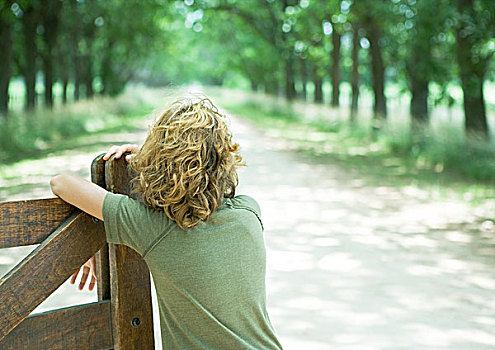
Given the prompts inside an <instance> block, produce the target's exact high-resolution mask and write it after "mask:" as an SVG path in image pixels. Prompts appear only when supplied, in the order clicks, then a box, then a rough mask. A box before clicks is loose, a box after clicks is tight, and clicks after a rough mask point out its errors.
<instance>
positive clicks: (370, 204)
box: [0, 119, 495, 350]
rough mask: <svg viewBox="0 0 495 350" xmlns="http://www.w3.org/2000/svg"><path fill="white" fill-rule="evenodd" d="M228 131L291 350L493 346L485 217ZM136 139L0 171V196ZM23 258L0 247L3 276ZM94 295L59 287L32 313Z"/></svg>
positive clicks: (493, 294)
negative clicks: (237, 147)
mask: <svg viewBox="0 0 495 350" xmlns="http://www.w3.org/2000/svg"><path fill="white" fill-rule="evenodd" d="M232 129H233V133H234V136H235V138H236V139H237V140H238V141H239V143H240V144H241V147H242V152H243V155H244V158H245V159H246V161H247V163H248V167H246V168H245V169H243V170H242V171H241V174H240V178H241V185H240V188H239V190H238V193H245V194H249V195H251V196H253V197H255V198H256V199H257V200H258V202H259V203H260V205H261V208H262V215H263V221H264V224H265V240H266V244H267V256H268V258H267V259H268V261H267V263H268V305H269V313H270V316H271V319H272V322H273V324H274V326H275V328H276V330H277V332H278V334H279V337H280V339H281V342H282V344H283V345H284V347H285V348H286V349H294V350H296V349H314V350H319V349H390V350H391V349H493V348H495V273H494V266H495V229H494V225H493V222H492V221H490V220H487V218H486V213H480V212H478V211H476V210H474V209H473V208H471V207H469V206H468V205H467V204H465V203H462V202H455V201H449V202H446V201H432V200H431V199H428V196H426V195H425V194H424V193H422V192H421V191H420V190H418V189H415V188H413V187H404V188H400V189H399V188H394V187H391V186H373V185H369V184H367V183H366V181H364V179H363V178H362V176H361V175H358V174H355V173H353V172H352V171H349V170H346V169H344V168H341V167H337V166H334V165H328V164H327V165H323V164H317V163H315V162H313V161H311V160H308V159H306V158H305V156H304V154H298V153H293V152H288V151H284V143H283V141H280V140H277V139H275V138H271V137H268V136H264V135H262V134H261V133H260V132H259V131H258V130H256V129H255V128H253V127H252V126H251V125H249V124H247V123H245V122H242V121H240V120H237V119H234V120H233V122H232ZM143 138H144V131H143V132H136V133H129V134H121V135H106V136H104V137H101V136H100V137H97V138H95V139H94V140H91V139H89V140H88V142H87V143H88V144H90V145H91V146H88V147H84V148H81V149H79V150H70V151H66V152H62V153H58V154H54V155H53V156H51V157H49V158H47V159H43V160H35V161H25V162H22V163H19V164H17V165H15V166H13V167H9V168H8V169H7V168H6V169H3V170H2V173H1V174H0V176H1V177H0V200H7V199H8V200H13V199H21V198H22V199H24V198H40V197H46V196H48V195H49V194H50V192H49V188H48V181H49V179H50V177H51V176H52V175H54V174H56V173H60V172H67V171H69V172H73V173H77V174H80V175H82V176H89V171H88V167H89V164H90V162H91V160H92V159H93V158H94V157H95V156H96V155H97V154H98V153H99V152H100V151H101V150H104V149H106V147H107V146H108V145H109V144H110V143H114V142H115V143H120V142H140V141H142V139H143ZM25 254H27V249H26V248H17V249H7V250H4V251H2V252H0V269H1V271H0V273H2V274H3V273H4V272H6V271H7V269H8V268H10V267H11V266H12V265H13V264H15V263H16V262H17V261H19V260H20V259H22V257H23V255H25ZM92 300H95V295H94V294H93V293H89V292H82V293H81V292H77V291H76V290H75V288H74V287H72V286H70V285H67V284H66V285H64V286H63V287H62V288H61V289H60V290H59V291H57V292H56V293H55V294H54V295H53V296H52V297H50V298H49V299H48V300H47V301H45V302H44V303H43V304H42V305H41V307H40V308H39V309H38V311H41V310H46V309H50V308H54V307H60V306H65V305H69V304H76V303H82V302H88V301H92Z"/></svg>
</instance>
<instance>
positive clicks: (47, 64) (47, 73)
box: [43, 57, 53, 108]
mask: <svg viewBox="0 0 495 350" xmlns="http://www.w3.org/2000/svg"><path fill="white" fill-rule="evenodd" d="M43 73H44V77H45V106H46V107H49V108H52V107H53V64H52V58H51V57H45V58H44V59H43Z"/></svg>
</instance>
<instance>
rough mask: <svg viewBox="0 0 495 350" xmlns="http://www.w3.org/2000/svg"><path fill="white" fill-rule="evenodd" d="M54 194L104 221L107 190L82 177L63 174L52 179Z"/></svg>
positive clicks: (51, 184)
mask: <svg viewBox="0 0 495 350" xmlns="http://www.w3.org/2000/svg"><path fill="white" fill-rule="evenodd" d="M50 186H51V188H52V192H53V194H54V195H56V196H58V197H60V198H62V199H63V200H64V201H66V202H67V203H70V204H72V205H73V206H75V207H78V208H79V209H81V210H82V211H84V212H86V213H88V214H89V215H91V216H94V217H95V218H98V219H100V220H102V221H103V200H104V199H105V196H106V194H107V193H108V191H107V190H105V189H104V188H101V187H100V186H98V185H96V184H94V183H92V182H89V181H87V180H85V179H83V178H81V177H78V176H74V175H69V174H61V175H57V176H54V177H53V178H52V179H51V180H50Z"/></svg>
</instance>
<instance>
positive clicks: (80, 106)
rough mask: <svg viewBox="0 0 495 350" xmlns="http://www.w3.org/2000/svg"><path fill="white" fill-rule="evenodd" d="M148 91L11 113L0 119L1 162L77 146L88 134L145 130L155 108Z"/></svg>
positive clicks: (9, 161) (131, 90) (128, 92)
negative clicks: (147, 96)
mask: <svg viewBox="0 0 495 350" xmlns="http://www.w3.org/2000/svg"><path fill="white" fill-rule="evenodd" d="M145 94H146V92H143V91H142V90H139V89H129V90H127V91H126V92H125V93H124V94H123V95H122V96H120V97H118V98H107V97H100V96H99V97H95V98H94V99H92V100H85V101H80V102H77V103H73V104H68V105H65V106H57V107H55V108H54V109H53V110H48V109H39V110H36V111H35V112H32V113H26V112H12V113H11V114H9V116H8V119H7V120H5V119H0V163H4V164H7V163H12V162H15V161H17V160H20V159H25V158H32V157H40V156H43V155H44V154H45V153H46V152H50V151H54V150H60V149H66V148H71V147H76V146H77V145H78V140H79V139H80V138H82V137H84V136H85V135H89V134H98V133H110V132H123V131H131V130H135V129H137V128H139V127H140V128H142V127H143V126H144V124H143V116H145V115H146V114H149V113H150V111H151V110H152V109H153V103H152V102H151V101H149V99H147V98H146V95H145Z"/></svg>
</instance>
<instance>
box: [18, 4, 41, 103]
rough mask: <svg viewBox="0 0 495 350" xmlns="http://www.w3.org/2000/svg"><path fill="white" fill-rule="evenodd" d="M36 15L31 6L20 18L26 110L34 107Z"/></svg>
mask: <svg viewBox="0 0 495 350" xmlns="http://www.w3.org/2000/svg"><path fill="white" fill-rule="evenodd" d="M37 17H38V16H37V14H36V11H35V9H34V8H33V7H32V6H29V7H27V8H26V9H25V10H24V14H23V16H22V32H23V34H24V57H25V62H26V63H25V66H24V69H23V73H24V74H23V75H24V84H25V88H26V105H25V108H26V110H33V109H34V107H35V106H36V90H35V89H36V58H37V49H36V28H37V26H38V22H37Z"/></svg>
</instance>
